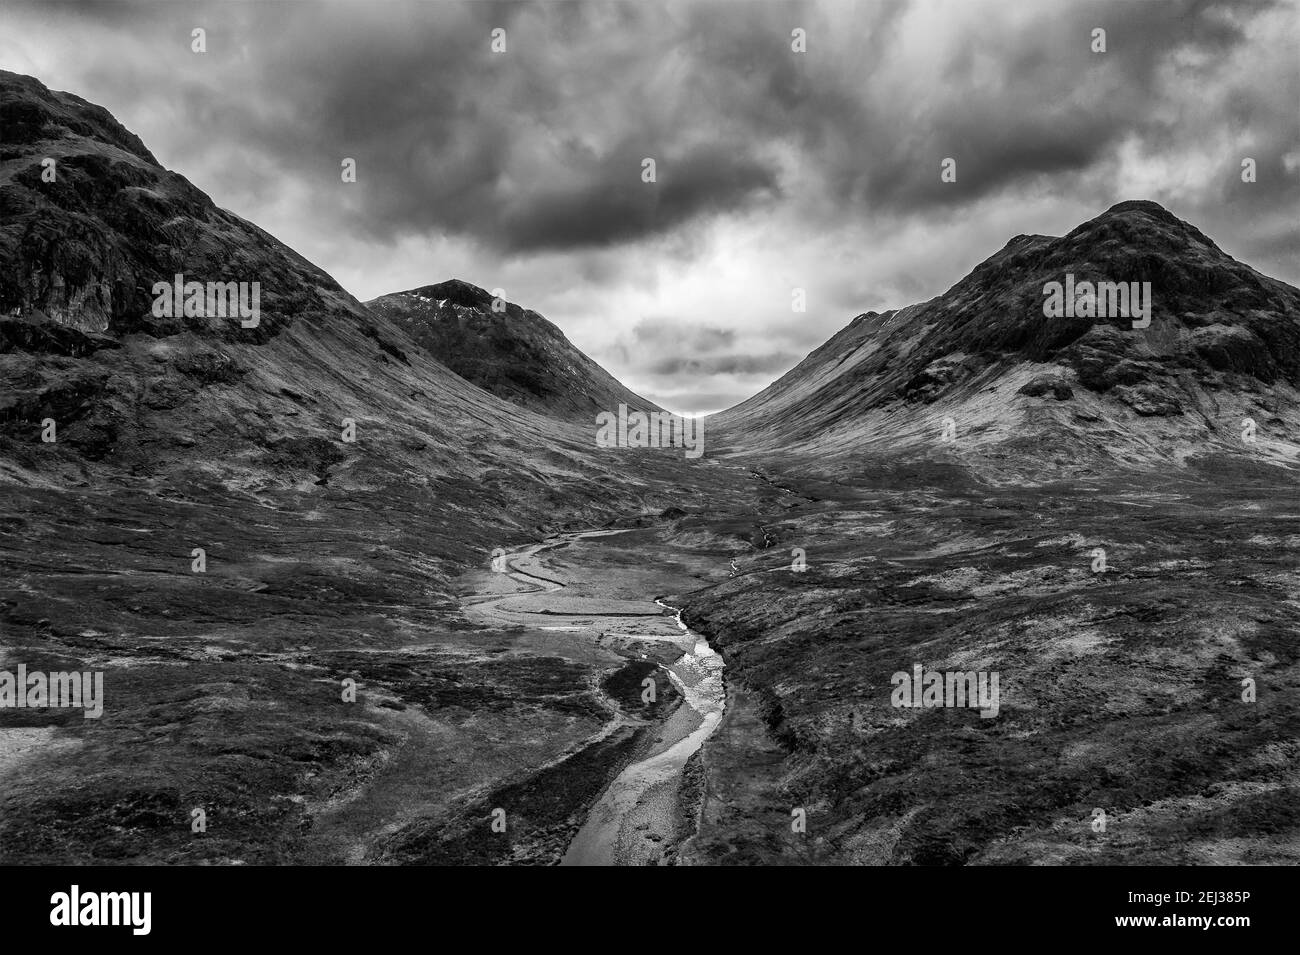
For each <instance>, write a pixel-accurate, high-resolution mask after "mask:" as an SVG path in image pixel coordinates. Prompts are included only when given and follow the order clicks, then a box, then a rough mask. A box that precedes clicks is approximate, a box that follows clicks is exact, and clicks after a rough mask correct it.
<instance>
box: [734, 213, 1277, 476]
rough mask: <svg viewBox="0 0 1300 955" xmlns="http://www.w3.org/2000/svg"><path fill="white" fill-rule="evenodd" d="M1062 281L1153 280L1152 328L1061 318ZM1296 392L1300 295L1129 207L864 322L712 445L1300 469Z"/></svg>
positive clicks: (1018, 250) (1002, 465) (1022, 468)
mask: <svg viewBox="0 0 1300 955" xmlns="http://www.w3.org/2000/svg"><path fill="white" fill-rule="evenodd" d="M1053 282H1055V283H1061V285H1062V286H1063V287H1064V286H1065V284H1066V283H1067V282H1071V283H1072V284H1074V285H1075V286H1076V287H1077V285H1078V283H1083V282H1094V283H1095V282H1111V283H1150V285H1149V288H1150V297H1151V303H1152V309H1151V314H1150V327H1148V328H1134V327H1133V321H1134V320H1133V319H1132V318H1130V317H1123V316H1118V315H1109V316H1106V317H1095V316H1090V315H1073V316H1070V315H1066V314H1063V315H1061V316H1060V317H1048V316H1047V315H1045V313H1044V308H1045V302H1047V301H1048V295H1047V294H1045V292H1044V289H1045V288H1046V287H1048V285H1049V283H1053ZM1137 289H1138V291H1139V293H1141V289H1142V286H1141V285H1140V284H1139V285H1138V286H1137ZM1108 304H1109V303H1108ZM1297 386H1300V290H1297V289H1295V288H1293V287H1291V286H1289V285H1287V284H1285V283H1283V282H1280V281H1278V280H1276V279H1272V278H1269V277H1267V276H1264V275H1261V274H1259V273H1258V272H1256V271H1255V270H1254V269H1252V268H1250V267H1249V266H1247V265H1245V264H1243V263H1241V262H1238V261H1236V260H1235V259H1233V258H1232V257H1231V256H1229V255H1227V254H1226V253H1224V252H1223V251H1222V250H1221V249H1220V248H1219V247H1218V246H1217V245H1215V243H1214V242H1213V241H1212V240H1210V239H1209V238H1208V237H1206V236H1205V235H1204V234H1202V233H1201V232H1200V231H1199V230H1197V229H1196V228H1195V227H1194V226H1192V225H1189V224H1188V223H1186V222H1184V221H1182V220H1180V219H1178V218H1176V217H1175V216H1174V215H1172V214H1171V213H1169V212H1168V211H1167V210H1165V209H1164V208H1162V207H1161V206H1160V205H1158V204H1156V203H1154V202H1146V201H1131V202H1122V203H1120V204H1118V205H1116V206H1114V207H1112V208H1111V209H1109V210H1107V211H1106V212H1104V213H1103V214H1101V215H1099V216H1097V217H1096V218H1095V219H1092V220H1090V221H1088V222H1085V223H1083V224H1082V225H1080V226H1079V227H1078V228H1076V229H1074V230H1073V231H1072V232H1070V233H1069V234H1068V235H1065V236H1061V237H1053V236H1043V235H1022V236H1017V237H1015V238H1013V239H1012V240H1011V241H1010V242H1008V243H1007V245H1006V246H1005V247H1004V248H1003V249H1002V250H1000V251H999V252H997V253H996V254H994V255H993V256H991V257H990V258H988V259H987V260H985V261H984V262H982V263H981V264H980V265H979V266H977V267H976V268H975V269H974V270H973V271H972V272H971V273H970V274H969V275H968V276H966V278H964V279H962V280H961V281H960V282H958V283H957V284H956V285H954V286H953V287H952V288H951V289H949V290H948V291H947V292H945V293H943V294H942V295H940V296H938V297H936V298H933V299H931V300H930V301H928V302H923V303H921V304H918V305H912V306H909V307H907V308H903V309H898V310H892V311H888V312H885V313H883V314H881V313H876V312H867V313H865V314H862V315H859V316H857V317H856V318H855V319H853V321H852V322H851V323H850V324H849V325H848V326H847V327H845V328H844V329H842V330H841V331H840V332H839V333H838V334H836V335H835V336H833V337H832V338H831V339H830V340H829V341H827V342H826V343H825V344H824V345H822V346H821V347H820V348H818V349H816V350H815V351H813V352H812V353H811V354H810V355H809V356H808V357H807V358H805V359H804V360H803V361H802V362H801V363H800V364H799V365H798V366H796V367H795V368H794V369H792V370H791V371H790V372H788V373H787V374H785V375H784V376H782V377H781V378H780V379H779V380H777V381H776V382H775V383H773V384H772V385H771V386H769V387H768V388H767V389H765V390H764V391H763V392H761V393H760V394H758V395H756V396H754V397H753V398H750V399H749V400H747V401H744V402H742V403H741V404H739V405H736V406H735V407H733V408H730V409H728V410H726V411H723V412H720V413H719V414H717V415H715V416H713V417H712V418H710V419H709V424H710V426H712V428H713V434H714V436H715V447H719V446H725V447H728V448H730V449H732V450H746V451H763V452H769V453H778V454H779V453H782V452H784V451H790V452H792V453H794V452H796V451H797V452H798V453H815V454H816V456H817V458H818V459H819V460H822V461H826V460H827V459H830V460H832V461H834V460H835V459H837V458H838V459H842V460H841V463H840V464H839V465H834V464H832V467H836V466H845V465H844V464H843V460H847V459H848V458H851V457H853V456H855V455H861V454H869V455H882V454H885V455H893V456H898V457H900V458H907V457H915V458H921V457H924V458H927V459H934V460H953V461H957V460H960V461H965V462H966V463H968V464H971V465H972V466H974V467H977V468H978V469H982V470H985V471H1002V472H1008V471H1009V472H1012V473H1014V474H1022V475H1024V474H1029V473H1030V472H1033V471H1042V470H1044V469H1046V470H1049V471H1051V470H1056V471H1069V470H1095V469H1098V468H1103V467H1105V466H1107V465H1110V464H1119V465H1124V466H1136V467H1166V466H1169V465H1177V464H1185V463H1188V462H1189V461H1196V460H1205V459H1206V458H1207V457H1208V456H1211V455H1216V454H1222V453H1229V454H1240V453H1241V452H1242V451H1243V450H1248V451H1249V452H1250V453H1251V455H1253V456H1254V459H1255V460H1257V461H1261V462H1269V463H1274V464H1288V465H1289V464H1291V463H1294V461H1295V460H1296V456H1297V450H1298V449H1297V446H1296V444H1295V443H1294V441H1293V439H1292V438H1291V437H1289V435H1294V434H1296V433H1297V429H1296V427H1295V426H1296V425H1300V411H1298V410H1297V408H1298V407H1300V401H1298V398H1300V396H1298V394H1297V390H1296V389H1297ZM945 418H951V419H952V422H951V430H950V435H952V434H954V433H955V437H954V440H952V441H950V442H949V441H943V440H942V436H943V429H944V419H945ZM1247 418H1249V419H1251V421H1253V422H1254V423H1255V425H1256V428H1257V432H1256V441H1255V442H1254V443H1253V444H1249V445H1245V443H1244V442H1243V440H1242V437H1241V435H1242V433H1243V421H1244V420H1245V419H1247ZM849 466H851V465H849Z"/></svg>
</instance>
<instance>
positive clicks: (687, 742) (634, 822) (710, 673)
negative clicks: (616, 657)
mask: <svg viewBox="0 0 1300 955" xmlns="http://www.w3.org/2000/svg"><path fill="white" fill-rule="evenodd" d="M619 533H625V532H624V531H618V530H615V531H609V530H597V531H581V532H576V533H572V534H565V535H561V536H557V537H552V538H548V539H547V540H545V541H543V542H541V543H538V544H530V545H528V546H526V547H521V548H518V549H516V550H514V551H512V552H508V553H506V554H505V555H504V557H503V558H500V559H501V560H503V561H504V563H503V564H501V565H499V566H504V568H505V572H506V573H508V574H509V575H510V577H511V578H513V579H514V580H515V581H517V582H519V583H522V584H525V585H526V586H527V587H528V588H529V589H528V591H526V592H518V591H516V592H514V593H509V594H500V595H497V594H490V595H478V596H476V597H472V598H468V599H467V600H466V604H467V607H468V608H472V611H473V612H474V613H477V614H480V615H482V616H486V617H488V618H490V619H491V620H492V621H494V622H495V623H497V624H498V625H511V624H518V623H523V624H526V625H528V626H533V627H537V629H544V630H547V631H552V632H571V633H573V635H574V639H579V640H591V641H593V642H594V641H595V640H596V639H597V638H600V637H601V636H602V635H603V636H605V637H609V636H611V635H613V636H616V637H617V636H626V637H628V638H629V639H634V640H638V641H655V642H665V643H671V644H673V645H675V646H676V647H677V648H678V649H680V650H681V654H680V656H678V657H677V658H676V659H675V660H674V661H673V662H672V663H671V664H668V665H667V666H666V667H664V670H665V671H666V674H667V677H668V679H670V680H671V681H672V683H673V685H674V686H675V687H676V688H677V690H678V691H679V692H680V693H681V695H682V698H683V699H684V701H685V703H684V704H683V705H682V706H680V707H678V708H677V710H676V711H675V712H674V713H673V715H672V716H671V717H669V718H668V719H667V720H666V721H665V722H664V723H663V724H661V725H660V726H659V727H658V729H659V732H658V733H657V734H656V735H655V737H654V738H653V742H652V743H651V744H650V745H649V747H648V748H646V749H645V750H644V751H643V752H642V754H641V755H640V756H639V758H638V759H636V760H635V761H634V762H632V763H631V764H629V765H628V766H627V767H625V768H624V769H623V771H622V772H620V773H619V774H618V775H617V776H616V777H615V778H614V780H613V781H612V782H611V783H610V784H609V786H608V787H607V788H606V789H605V791H604V792H603V793H602V794H601V796H600V798H599V799H598V801H597V802H596V803H595V805H594V806H593V807H592V809H591V811H590V812H589V813H588V815H587V819H586V821H585V822H584V824H583V825H582V827H581V828H580V829H579V830H578V833H577V835H576V836H575V837H574V838H573V841H572V842H571V843H570V845H569V848H568V850H567V852H566V853H565V855H564V858H563V860H562V862H561V864H562V865H646V864H655V863H657V862H661V861H663V858H664V853H665V850H667V849H668V848H669V847H670V846H671V845H672V844H673V843H674V842H675V841H678V840H680V839H681V838H683V837H684V836H685V835H689V832H683V831H682V826H683V823H682V820H681V819H680V810H679V808H678V789H679V787H680V785H681V782H682V777H683V771H684V769H685V767H686V762H687V760H689V759H690V758H691V756H692V755H694V753H695V752H696V751H697V750H698V749H699V748H700V746H701V745H703V743H704V741H705V740H706V739H708V738H709V736H710V734H712V733H713V731H714V730H715V729H716V728H717V726H718V723H719V721H720V720H721V719H722V714H723V711H724V709H725V707H726V690H725V685H724V682H723V667H724V664H723V660H722V657H721V656H720V655H719V654H718V653H717V652H715V651H714V649H713V648H712V647H711V646H709V643H708V641H707V640H706V639H705V638H704V637H703V636H701V635H700V634H697V633H695V632H693V631H692V630H691V629H690V628H689V627H687V626H686V624H685V623H683V622H682V613H681V610H680V609H678V608H676V607H670V606H669V605H668V604H665V603H663V602H662V601H661V600H657V599H653V598H652V599H646V600H605V599H599V598H590V597H586V598H584V597H571V596H568V595H566V594H564V593H563V591H564V590H565V589H566V588H568V587H569V586H570V584H571V583H575V582H576V581H570V580H568V579H566V578H565V577H564V575H563V574H561V573H560V572H558V571H555V570H552V569H551V568H549V567H546V566H544V563H543V561H542V559H541V556H540V555H542V554H543V553H545V552H546V551H547V550H553V549H555V548H559V547H563V546H565V545H567V544H570V543H573V542H577V541H580V540H585V539H589V538H595V537H602V536H607V535H611V534H619ZM616 572H617V571H616V570H607V569H602V570H601V573H602V575H605V576H608V574H610V573H616ZM669 614H672V615H673V616H671V617H669ZM539 615H544V616H539ZM543 619H544V620H546V621H547V624H546V625H545V626H538V624H539V623H540V621H541V620H543ZM610 702H611V705H612V701H610ZM619 725H644V724H643V723H642V721H641V720H640V719H639V718H636V717H629V716H627V715H625V714H623V713H622V712H621V711H619V712H618V715H617V716H616V717H615V719H614V720H613V722H612V723H610V724H608V725H607V726H606V727H605V728H604V730H602V732H601V734H599V735H600V736H604V735H607V734H608V733H609V732H610V731H611V730H612V729H613V727H615V726H619Z"/></svg>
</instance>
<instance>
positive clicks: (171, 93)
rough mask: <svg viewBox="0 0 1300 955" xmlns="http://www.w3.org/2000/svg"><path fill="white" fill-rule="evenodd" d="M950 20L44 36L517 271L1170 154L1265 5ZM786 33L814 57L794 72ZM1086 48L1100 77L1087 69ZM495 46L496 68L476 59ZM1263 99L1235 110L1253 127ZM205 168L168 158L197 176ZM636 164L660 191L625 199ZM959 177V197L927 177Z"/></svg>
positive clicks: (365, 205) (912, 207)
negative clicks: (533, 257)
mask: <svg viewBox="0 0 1300 955" xmlns="http://www.w3.org/2000/svg"><path fill="white" fill-rule="evenodd" d="M958 6H959V7H960V8H965V11H966V12H965V14H964V16H963V18H962V20H961V32H960V34H955V33H953V32H952V31H945V30H944V29H942V27H943V24H942V23H941V22H936V27H937V29H936V30H935V31H934V37H933V41H932V42H931V43H930V45H929V46H927V47H926V48H925V50H924V51H918V50H917V49H916V39H915V36H914V33H915V31H912V34H905V33H904V31H903V27H904V25H905V22H906V21H907V20H908V17H909V16H910V17H916V16H917V11H918V9H921V10H924V9H925V8H926V5H925V4H920V5H917V4H908V3H902V2H882V3H865V4H799V3H792V4H783V3H755V4H743V5H739V6H738V5H737V4H734V3H718V4H702V5H698V4H697V5H670V6H668V7H667V8H666V9H663V8H659V9H655V8H651V7H648V6H638V5H635V4H622V3H606V2H594V3H537V4H496V3H464V4H445V3H410V4H403V3H379V4H368V5H367V4H353V3H325V4H315V3H287V4H265V3H264V4H239V3H211V4H168V5H166V7H165V8H163V6H162V5H160V4H153V3H147V4H136V5H128V4H118V3H94V4H75V5H72V4H70V5H60V4H57V3H56V4H54V6H53V8H52V10H50V11H48V12H47V13H46V14H45V16H48V17H49V18H50V19H52V20H58V19H59V18H61V17H76V18H78V19H79V20H82V21H85V22H88V23H101V24H103V25H105V26H106V27H109V28H112V29H114V30H116V31H119V32H120V31H122V30H123V29H129V30H130V32H131V33H132V34H133V37H134V40H133V43H134V46H135V48H136V53H137V55H134V56H129V57H120V58H108V57H104V58H99V59H96V58H93V57H92V58H90V60H89V61H88V62H87V64H86V66H85V71H84V72H85V76H86V79H87V83H88V85H89V86H91V87H92V88H94V89H98V90H105V91H111V90H114V89H117V90H119V91H121V94H122V96H123V97H126V96H133V95H135V96H144V97H145V98H147V99H152V100H158V99H161V98H166V99H169V100H170V106H171V108H172V110H173V111H174V112H175V113H177V115H183V116H186V117H189V119H190V120H191V122H194V123H195V125H197V126H199V127H201V128H203V129H206V130H210V132H211V134H212V136H213V137H216V138H219V139H222V140H225V141H227V142H231V143H238V144H239V145H241V146H242V147H243V148H244V149H245V150H246V151H247V153H248V155H249V158H250V159H255V161H256V163H257V164H259V165H261V166H263V167H266V168H268V169H273V170H276V171H278V172H279V173H280V174H285V173H287V174H289V175H292V176H294V177H296V178H298V179H299V180H301V181H302V182H303V183H306V184H311V183H316V184H318V186H317V189H318V190H319V191H320V192H321V194H324V193H325V191H326V190H328V189H331V188H332V185H333V183H335V182H336V181H337V178H338V166H339V162H340V160H341V159H342V158H343V157H351V158H355V159H356V160H357V163H358V169H359V181H358V183H357V184H356V187H355V188H354V189H352V190H351V191H350V192H349V193H348V194H347V195H346V197H342V198H340V197H338V196H337V194H336V195H335V196H334V198H333V200H332V202H331V203H330V207H332V208H335V209H337V225H338V226H339V227H341V228H350V229H354V230H358V231H360V232H362V233H364V234H365V235H368V236H370V237H371V238H374V239H380V240H388V239H393V238H396V237H399V236H402V235H420V234H425V233H441V234H451V235H461V236H465V237H466V238H469V239H472V240H476V241H479V242H482V243H485V244H486V245H488V246H490V247H493V248H496V249H499V250H502V251H505V252H530V251H543V250H553V249H554V250H564V249H581V248H590V247H599V246H607V245H617V244H633V243H636V242H637V241H639V240H642V239H645V238H647V237H651V236H655V235H660V234H663V233H667V232H671V231H672V230H675V229H678V228H680V227H682V226H685V225H688V224H690V223H692V222H694V221H696V220H698V219H700V218H701V217H707V216H713V215H725V214H727V213H729V212H739V211H743V210H746V209H749V208H752V207H753V206H755V205H761V204H763V203H773V202H778V201H779V200H780V199H781V198H782V197H783V195H784V194H785V193H786V192H787V189H786V186H787V185H788V187H789V189H788V191H789V192H790V193H791V194H792V195H793V196H795V197H796V198H797V199H800V200H801V201H802V202H803V203H804V204H805V205H806V207H807V210H806V211H807V214H808V215H809V216H810V217H813V218H815V217H819V216H823V215H825V214H826V210H827V209H828V208H831V209H835V210H838V211H839V212H840V213H841V214H843V215H849V214H858V215H863V214H872V215H881V214H891V215H894V214H906V213H907V212H908V211H922V212H924V211H926V210H932V211H945V210H950V209H951V208H952V207H953V206H954V205H961V204H969V203H972V202H975V201H977V200H979V199H982V198H984V197H986V196H989V195H996V194H999V193H1002V192H1005V191H1007V190H1008V189H1011V188H1020V189H1023V188H1026V187H1029V186H1032V185H1033V184H1034V183H1041V182H1045V181H1049V180H1050V181H1053V182H1060V180H1061V177H1062V176H1063V175H1068V174H1071V173H1082V172H1084V171H1086V170H1088V169H1090V168H1092V167H1095V166H1097V165H1098V164H1099V163H1101V162H1102V161H1103V160H1104V159H1105V158H1106V157H1108V156H1110V155H1111V154H1113V152H1114V150H1115V149H1116V148H1117V146H1118V145H1119V144H1120V143H1122V142H1124V141H1125V140H1126V139H1128V138H1130V137H1132V136H1135V135H1137V136H1140V137H1143V138H1144V139H1147V140H1150V141H1152V142H1155V143H1162V142H1168V141H1169V140H1170V139H1171V138H1173V137H1176V136H1177V135H1184V134H1186V132H1187V126H1188V123H1189V122H1191V123H1193V124H1194V123H1196V122H1197V121H1198V119H1197V118H1196V117H1189V116H1172V115H1162V114H1161V112H1160V110H1159V109H1157V108H1155V107H1156V106H1158V100H1159V98H1160V96H1161V95H1162V82H1163V80H1162V76H1163V73H1162V71H1163V70H1164V69H1165V67H1166V66H1167V64H1168V63H1169V61H1170V58H1171V57H1174V56H1178V55H1203V56H1204V57H1205V58H1206V59H1207V62H1206V63H1205V64H1203V65H1202V66H1200V67H1195V68H1190V70H1189V75H1188V76H1187V79H1189V80H1196V79H1197V76H1198V75H1199V76H1200V78H1201V79H1204V78H1207V77H1211V76H1212V75H1213V72H1214V67H1213V61H1214V59H1215V58H1216V57H1218V56H1220V55H1222V54H1223V53H1224V52H1225V51H1227V50H1229V49H1231V48H1232V47H1234V46H1235V45H1237V44H1240V43H1241V42H1242V41H1243V37H1244V33H1243V24H1244V23H1245V22H1246V21H1248V20H1249V19H1250V18H1251V17H1253V16H1256V15H1258V14H1259V13H1260V12H1261V11H1263V10H1266V9H1268V8H1269V7H1270V6H1271V4H1268V3H1256V2H1237V0H1188V2H1129V0H1121V2H1113V3H1074V4H1069V5H1064V6H1062V5H1058V4H1044V5H1040V6H1039V7H1037V8H1036V9H1031V8H1030V6H1029V5H1024V8H1023V9H1021V10H1019V11H1018V12H1015V13H1012V14H1007V15H1004V14H1003V13H1002V8H1001V7H999V6H997V5H994V4H991V3H980V2H976V3H967V4H959V5H958ZM930 9H931V10H935V11H938V12H942V13H946V12H947V11H946V10H940V8H938V7H936V6H935V5H933V4H931V5H930ZM971 10H974V11H975V14H971V13H970V12H969V11H971ZM982 14H987V15H982ZM937 15H938V14H937V13H936V16H937ZM193 24H201V25H204V26H205V28H206V29H207V30H208V31H209V47H210V53H209V54H208V56H207V57H206V58H199V57H195V56H192V55H190V54H189V52H188V50H187V48H186V47H187V44H188V32H189V28H190V26H191V25H193ZM793 26H800V27H801V28H803V29H805V30H806V31H807V32H808V52H807V53H806V54H801V55H796V54H793V53H792V52H791V50H790V31H791V29H792V27H793ZM1098 26H1099V27H1102V28H1104V29H1106V31H1107V45H1108V48H1107V51H1106V53H1104V54H1096V53H1093V52H1092V51H1091V50H1090V48H1089V44H1090V39H1091V37H1090V34H1091V30H1092V28H1093V27H1098ZM496 27H500V28H502V29H504V30H505V31H506V42H507V50H506V52H505V53H499V54H498V53H493V52H491V50H490V48H489V36H490V32H491V30H492V29H494V28H496ZM149 52H152V53H153V55H152V56H150V55H148V54H149ZM921 52H923V53H925V54H926V55H925V56H920V55H918V54H919V53H921ZM1266 99H1267V95H1266V91H1259V90H1257V91H1253V92H1252V93H1251V95H1245V96H1243V97H1242V102H1241V104H1240V105H1241V106H1242V108H1243V110H1254V111H1256V112H1257V113H1258V114H1259V115H1260V118H1261V119H1262V120H1267V119H1269V118H1272V114H1273V113H1274V112H1275V107H1273V106H1270V105H1268V104H1267V103H1266V102H1264V100H1266ZM1201 121H1206V120H1201ZM210 144H211V139H208V140H207V142H204V141H203V140H202V139H201V138H198V137H195V138H193V142H192V144H191V145H190V146H188V147H187V146H185V145H177V146H175V148H174V149H173V150H172V152H173V153H180V154H182V155H181V156H180V157H178V158H184V159H185V160H186V161H187V163H188V162H189V161H194V162H196V163H202V162H204V161H205V159H204V156H205V154H206V153H207V147H208V146H209V145H210ZM782 150H785V151H786V154H785V162H784V164H782V162H781V161H780V160H779V159H778V156H779V155H780V154H781V151H782ZM1283 151H1284V150H1283V149H1282V148H1280V147H1279V149H1277V150H1276V152H1275V155H1276V156H1280V155H1281V153H1282V152H1283ZM647 157H649V158H653V159H654V160H655V161H656V164H657V167H658V169H657V175H658V182H657V183H655V184H647V183H644V182H642V181H641V175H640V174H641V162H642V160H643V159H644V158H647ZM949 157H950V158H953V159H955V160H956V162H957V180H956V182H955V183H944V182H941V181H940V178H939V167H940V162H941V160H943V159H945V158H949ZM206 161H209V162H210V161H211V159H210V158H209V159H207V160H206ZM215 173H216V175H215V178H216V179H217V180H218V181H222V182H228V183H230V184H231V185H234V183H235V180H236V179H244V180H247V179H248V178H249V176H248V173H249V170H248V169H247V168H246V167H245V168H234V167H231V166H230V165H226V166H224V167H222V168H219V169H217V170H215ZM1270 181H1271V182H1273V183H1285V184H1287V185H1286V188H1288V189H1291V188H1295V187H1294V185H1293V184H1294V181H1295V177H1275V178H1274V179H1272V180H1270ZM246 188H248V189H249V190H250V191H252V192H256V191H257V190H258V189H259V188H263V189H269V188H271V186H270V185H269V184H263V185H261V186H260V187H259V185H258V184H252V185H249V186H246ZM1270 189H1271V187H1267V186H1266V187H1264V188H1261V189H1260V190H1257V191H1258V192H1265V191H1270ZM335 193H337V191H336V190H335Z"/></svg>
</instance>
